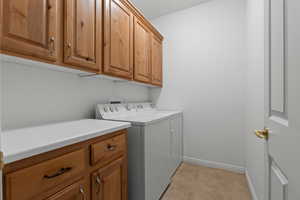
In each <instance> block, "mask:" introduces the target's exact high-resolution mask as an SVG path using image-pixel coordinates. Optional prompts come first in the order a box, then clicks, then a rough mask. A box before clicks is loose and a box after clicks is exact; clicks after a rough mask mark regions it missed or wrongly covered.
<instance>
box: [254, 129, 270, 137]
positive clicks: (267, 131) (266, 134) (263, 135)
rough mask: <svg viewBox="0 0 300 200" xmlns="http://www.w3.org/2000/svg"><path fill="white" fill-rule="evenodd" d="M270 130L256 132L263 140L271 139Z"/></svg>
mask: <svg viewBox="0 0 300 200" xmlns="http://www.w3.org/2000/svg"><path fill="white" fill-rule="evenodd" d="M269 132H270V131H269V129H268V128H264V129H263V130H255V135H256V136H257V137H259V138H261V139H266V140H267V139H268V138H269Z"/></svg>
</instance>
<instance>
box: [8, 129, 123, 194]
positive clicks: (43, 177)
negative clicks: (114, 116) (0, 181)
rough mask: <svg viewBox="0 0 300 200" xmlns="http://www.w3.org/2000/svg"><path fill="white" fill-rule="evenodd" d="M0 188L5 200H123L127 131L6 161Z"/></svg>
mask: <svg viewBox="0 0 300 200" xmlns="http://www.w3.org/2000/svg"><path fill="white" fill-rule="evenodd" d="M99 147H100V150H96V149H95V148H99ZM93 157H94V158H93ZM95 158H101V159H99V161H98V162H93V161H95ZM3 189H4V195H5V198H4V199H5V200H127V131H126V130H122V131H117V132H113V133H110V134H107V135H104V136H100V137H98V138H94V139H91V140H88V141H84V142H81V143H78V144H73V145H70V146H67V147H63V148H61V149H58V150H54V151H51V152H47V153H43V154H40V155H36V156H33V157H30V158H26V159H24V160H20V161H16V162H13V163H10V164H7V165H5V167H4V188H3Z"/></svg>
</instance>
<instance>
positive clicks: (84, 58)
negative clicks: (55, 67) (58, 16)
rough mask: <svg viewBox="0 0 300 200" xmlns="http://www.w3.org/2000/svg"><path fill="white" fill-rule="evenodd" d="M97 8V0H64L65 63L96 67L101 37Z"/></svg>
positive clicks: (99, 55) (99, 11) (99, 13)
mask: <svg viewBox="0 0 300 200" xmlns="http://www.w3.org/2000/svg"><path fill="white" fill-rule="evenodd" d="M99 8H100V1H97V0H65V45H64V46H65V53H64V62H65V63H68V64H73V65H77V66H81V67H87V68H91V69H97V68H98V67H97V61H98V60H99V61H100V58H101V53H100V52H98V51H100V50H101V46H100V45H101V38H102V37H101V33H100V31H101V9H99ZM99 64H100V62H99Z"/></svg>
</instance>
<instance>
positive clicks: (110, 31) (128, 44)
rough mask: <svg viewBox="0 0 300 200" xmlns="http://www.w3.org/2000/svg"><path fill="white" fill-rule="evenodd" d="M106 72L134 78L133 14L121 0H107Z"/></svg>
mask: <svg viewBox="0 0 300 200" xmlns="http://www.w3.org/2000/svg"><path fill="white" fill-rule="evenodd" d="M104 21H105V34H104V41H105V44H104V45H105V46H104V73H106V74H110V75H115V76H120V77H123V78H128V79H131V78H132V71H133V70H132V69H133V30H132V29H133V28H132V27H133V15H132V13H131V11H130V9H129V8H128V7H127V4H126V3H125V2H123V1H121V0H105V20H104Z"/></svg>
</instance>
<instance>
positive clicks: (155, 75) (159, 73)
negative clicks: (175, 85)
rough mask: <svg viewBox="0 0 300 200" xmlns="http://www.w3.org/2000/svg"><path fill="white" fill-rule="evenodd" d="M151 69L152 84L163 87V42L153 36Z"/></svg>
mask: <svg viewBox="0 0 300 200" xmlns="http://www.w3.org/2000/svg"><path fill="white" fill-rule="evenodd" d="M151 67H152V84H154V85H158V86H162V81H163V68H162V40H161V39H159V38H158V37H156V36H155V35H153V36H152V40H151Z"/></svg>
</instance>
